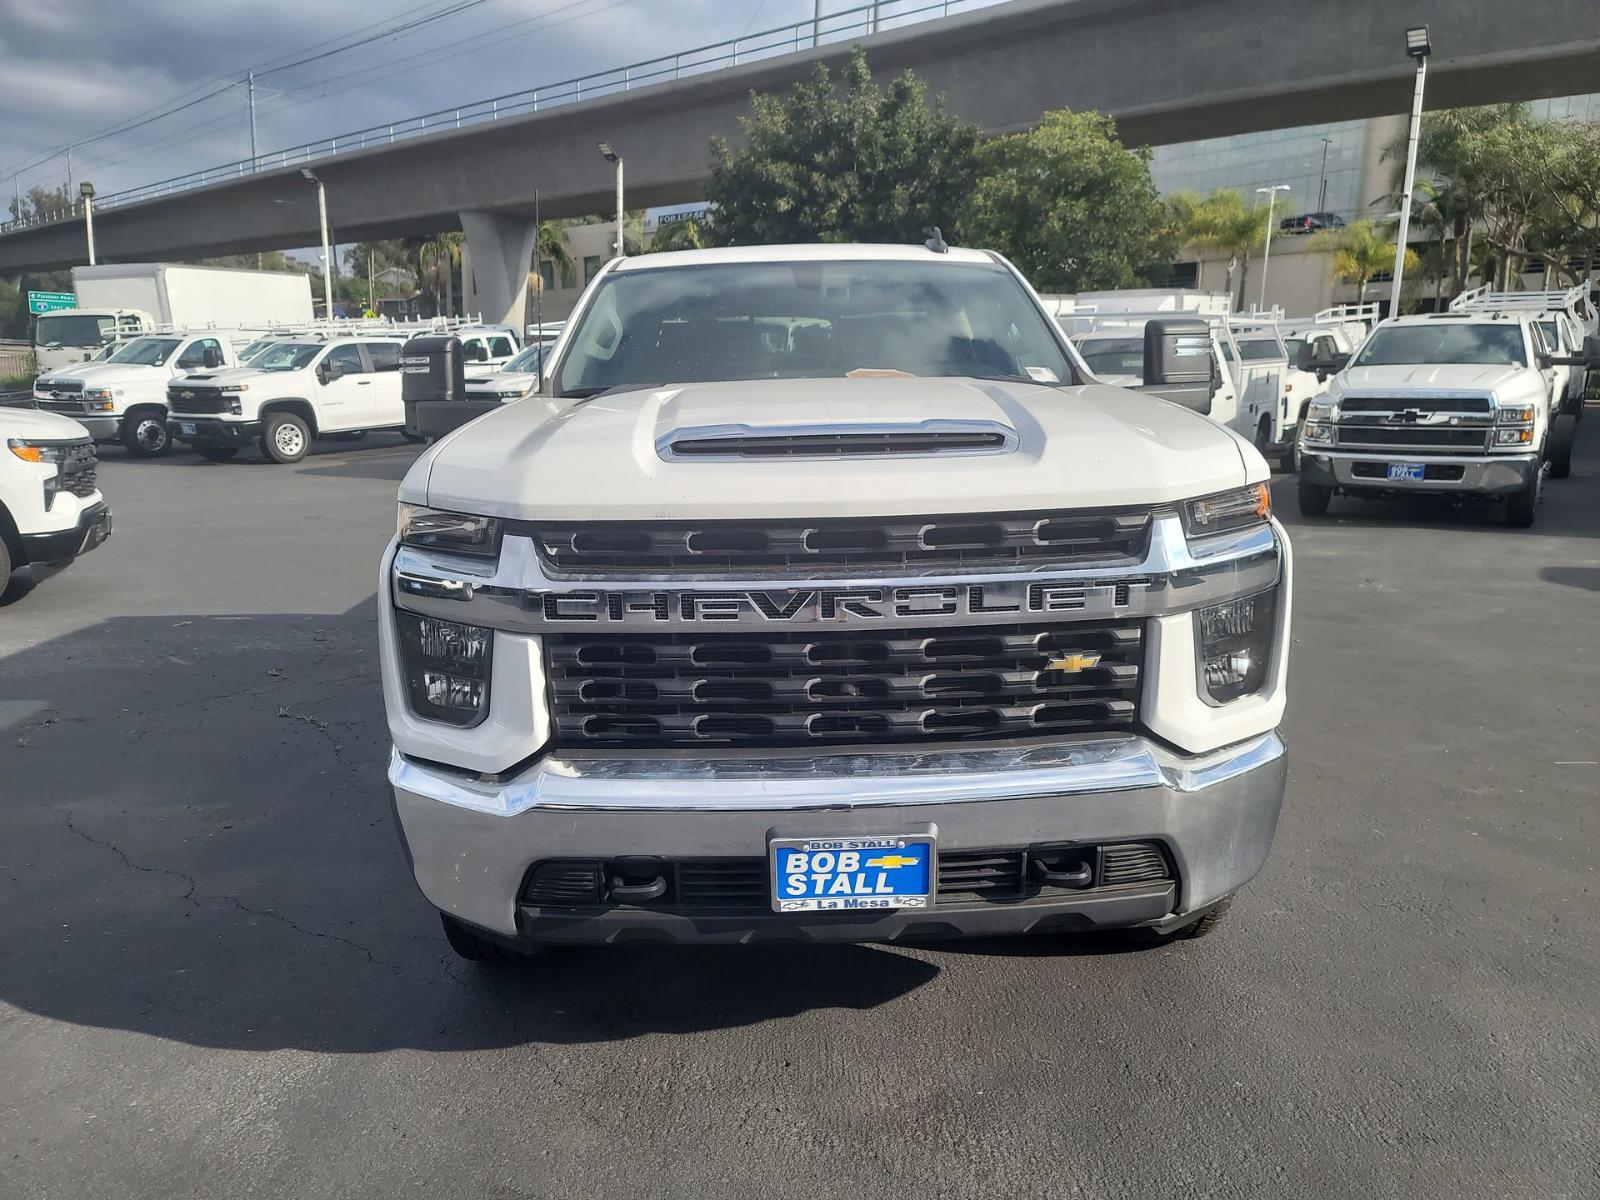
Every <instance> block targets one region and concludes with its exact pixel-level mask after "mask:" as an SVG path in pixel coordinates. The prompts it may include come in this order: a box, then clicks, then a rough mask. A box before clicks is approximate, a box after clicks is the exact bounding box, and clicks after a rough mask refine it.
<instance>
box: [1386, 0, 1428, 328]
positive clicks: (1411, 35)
mask: <svg viewBox="0 0 1600 1200" xmlns="http://www.w3.org/2000/svg"><path fill="white" fill-rule="evenodd" d="M1432 53H1433V41H1432V39H1431V38H1429V36H1428V27H1427V26H1426V25H1416V26H1413V27H1412V28H1410V29H1407V30H1406V54H1407V55H1409V56H1410V57H1411V58H1413V59H1415V60H1416V63H1417V83H1416V87H1415V88H1414V89H1413V90H1412V93H1411V131H1410V133H1409V134H1408V136H1407V138H1406V182H1405V187H1404V189H1403V190H1402V192H1401V194H1400V228H1399V229H1397V230H1396V231H1395V237H1394V282H1393V283H1392V284H1391V285H1390V286H1389V315H1390V316H1391V317H1395V316H1399V315H1400V288H1401V285H1402V284H1403V283H1404V282H1405V273H1406V239H1407V238H1408V237H1410V235H1411V193H1412V190H1413V189H1414V188H1415V187H1416V184H1417V137H1418V135H1419V134H1420V133H1421V131H1422V93H1423V89H1424V87H1425V86H1426V85H1427V81H1428V55H1430V54H1432Z"/></svg>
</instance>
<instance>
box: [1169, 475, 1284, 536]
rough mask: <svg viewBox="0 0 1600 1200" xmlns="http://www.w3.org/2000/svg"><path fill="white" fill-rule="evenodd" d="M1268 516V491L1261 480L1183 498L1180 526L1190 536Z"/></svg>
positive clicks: (1223, 530) (1260, 520) (1256, 522)
mask: <svg viewBox="0 0 1600 1200" xmlns="http://www.w3.org/2000/svg"><path fill="white" fill-rule="evenodd" d="M1271 515H1272V490H1271V489H1270V488H1268V487H1267V485H1266V484H1264V483H1252V484H1251V485H1250V486H1249V487H1242V488H1237V489H1235V490H1234V491H1231V492H1218V493H1217V494H1216V495H1215V496H1202V497H1201V498H1200V499H1199V500H1189V501H1185V503H1184V505H1183V528H1184V530H1185V532H1187V533H1188V534H1189V536H1190V537H1201V536H1204V535H1206V534H1212V533H1227V532H1229V531H1230V530H1234V529H1248V528H1249V527H1250V526H1252V525H1260V524H1263V523H1264V522H1265V521H1266V519H1267V518H1268V517H1270V516H1271Z"/></svg>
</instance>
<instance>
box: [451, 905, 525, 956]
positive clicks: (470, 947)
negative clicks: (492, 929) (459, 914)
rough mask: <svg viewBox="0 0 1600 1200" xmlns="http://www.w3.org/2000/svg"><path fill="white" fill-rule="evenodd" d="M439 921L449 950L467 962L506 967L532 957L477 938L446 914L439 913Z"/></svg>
mask: <svg viewBox="0 0 1600 1200" xmlns="http://www.w3.org/2000/svg"><path fill="white" fill-rule="evenodd" d="M439 921H440V923H441V924H442V925H443V926H444V937H445V941H447V942H449V943H450V949H452V950H454V951H455V952H456V953H457V954H459V955H460V956H461V957H462V958H464V959H466V960H467V961H468V962H477V963H491V964H493V965H496V966H502V967H508V966H515V965H516V964H518V963H525V962H527V961H528V960H529V959H530V958H532V957H533V956H532V955H531V954H523V953H522V952H521V951H518V950H513V949H511V948H510V947H509V946H503V945H501V944H500V943H499V942H494V941H490V940H489V939H488V938H484V937H479V936H478V935H477V934H476V933H474V932H472V930H471V928H469V927H468V926H466V925H463V924H462V923H461V922H460V921H458V920H456V919H455V918H454V917H452V916H450V915H449V914H447V913H440V914H439Z"/></svg>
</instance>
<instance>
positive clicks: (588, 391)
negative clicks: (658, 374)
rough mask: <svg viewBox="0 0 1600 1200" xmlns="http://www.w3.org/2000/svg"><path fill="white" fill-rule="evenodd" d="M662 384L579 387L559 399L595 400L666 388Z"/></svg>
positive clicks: (614, 384) (618, 384)
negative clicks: (611, 394) (606, 396)
mask: <svg viewBox="0 0 1600 1200" xmlns="http://www.w3.org/2000/svg"><path fill="white" fill-rule="evenodd" d="M664 386H665V385H664V384H660V383H613V384H612V385H611V386H610V387H579V388H568V389H567V390H566V391H565V392H562V393H561V395H560V396H558V397H557V399H558V400H593V399H594V398H595V397H596V396H604V395H607V394H609V393H611V392H641V391H644V390H645V389H647V388H658V387H664Z"/></svg>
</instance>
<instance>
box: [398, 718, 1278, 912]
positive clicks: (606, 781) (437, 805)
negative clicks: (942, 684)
mask: <svg viewBox="0 0 1600 1200" xmlns="http://www.w3.org/2000/svg"><path fill="white" fill-rule="evenodd" d="M1287 761H1288V760H1287V755H1286V751H1285V748H1284V744H1283V741H1282V739H1281V738H1280V737H1279V736H1278V734H1277V733H1275V732H1274V733H1268V734H1265V735H1262V736H1260V737H1255V738H1251V739H1249V740H1248V741H1245V742H1242V743H1239V744H1237V745H1234V746H1230V747H1228V748H1226V749H1224V750H1220V751H1216V752H1213V753H1211V754H1206V755H1194V756H1190V755H1182V754H1178V753H1175V752H1174V751H1171V750H1169V749H1167V748H1166V747H1164V746H1162V745H1160V744H1158V743H1156V742H1153V741H1150V740H1147V739H1144V738H1137V737H1130V738H1118V739H1107V740H1103V741H1092V742H1079V743H1062V744H1053V745H1043V746H1039V745H1036V746H1029V747H999V748H985V749H975V750H960V749H956V750H946V751H937V752H920V753H916V752H913V753H883V754H873V755H859V756H852V755H848V754H836V755H827V756H817V755H795V756H768V757H762V758H753V757H735V756H724V757H717V758H705V757H696V758H688V757H683V758H678V757H665V758H638V757H624V756H621V755H617V756H588V755H586V756H582V757H580V756H577V755H573V756H569V757H561V756H552V757H547V758H544V759H541V760H540V761H539V762H538V763H536V764H535V765H533V766H531V767H529V768H528V769H527V770H526V771H524V772H522V773H520V774H518V775H516V776H514V777H511V778H507V779H504V780H502V781H500V782H493V783H489V782H482V781H480V780H478V779H474V778H471V777H468V776H465V775H463V774H460V773H456V772H450V771H444V770H440V769H438V768H436V767H431V766H427V765H425V764H422V763H418V762H415V761H413V760H410V759H407V758H405V757H404V756H402V755H400V754H399V753H398V752H396V753H394V754H393V755H392V757H391V759H390V764H389V782H390V784H391V786H392V789H393V795H394V806H395V815H396V818H397V820H398V822H399V827H400V833H401V837H402V839H403V841H404V843H405V845H406V850H407V855H408V858H409V861H410V863H411V866H412V869H413V871H414V873H415V875H416V880H417V883H418V885H419V886H420V887H421V889H422V892H423V894H424V895H425V896H426V897H427V898H428V900H429V901H430V902H432V903H433V904H434V906H435V907H437V908H439V909H441V910H442V911H444V912H447V913H449V914H451V915H453V916H455V917H458V918H460V919H461V920H463V921H466V922H468V923H469V924H472V925H475V926H478V927H479V928H481V929H484V930H486V931H488V932H490V933H493V934H497V935H499V936H501V937H503V938H507V939H515V940H521V941H565V942H604V941H614V940H626V939H628V938H630V937H640V938H649V939H651V940H670V941H749V940H758V939H762V938H767V937H773V938H794V937H800V938H816V939H832V940H844V941H889V940H895V939H897V938H902V937H903V938H907V939H914V938H918V937H923V936H950V935H951V934H985V935H992V934H1005V933H1018V932H1027V931H1028V930H1031V929H1041V930H1042V929H1047V928H1085V927H1094V926H1114V925H1127V924H1160V923H1162V922H1163V921H1169V922H1170V921H1171V920H1172V919H1174V918H1177V917H1181V916H1183V915H1184V914H1187V913H1192V912H1197V911H1200V910H1203V909H1205V908H1207V907H1209V906H1210V905H1212V904H1214V903H1215V902H1216V901H1218V900H1220V899H1222V898H1223V897H1225V896H1227V895H1229V894H1230V893H1232V892H1234V891H1236V890H1237V889H1238V888H1240V887H1242V886H1243V885H1244V884H1246V883H1248V882H1249V881H1250V879H1251V878H1253V877H1254V876H1255V874H1256V873H1257V872H1258V871H1259V870H1260V869H1261V866H1262V864H1263V862H1264V861H1265V860H1266V856H1267V851H1268V849H1269V847H1270V846H1271V843H1272V836H1273V831H1274V829H1275V828H1276V826H1277V821H1278V810H1279V807H1280V806H1281V804H1282V801H1283V792H1284V781H1285V775H1286V772H1287ZM929 825H931V826H933V827H934V828H935V830H936V832H937V836H938V840H939V845H940V847H941V848H942V849H948V850H962V849H986V848H992V847H1025V846H1030V845H1036V844H1039V843H1049V842H1062V841H1077V842H1109V841H1121V840H1150V841H1159V842H1161V843H1163V844H1164V845H1165V846H1166V848H1167V850H1168V851H1169V852H1170V854H1171V856H1172V859H1173V862H1174V864H1175V866H1176V868H1177V876H1178V881H1177V889H1176V899H1175V900H1171V899H1163V900H1162V901H1161V903H1160V906H1159V907H1158V908H1155V909H1152V908H1150V907H1148V905H1146V907H1144V908H1139V907H1137V906H1131V907H1130V906H1128V905H1122V906H1106V905H1104V904H1100V905H1099V907H1098V908H1097V907H1096V904H1095V903H1093V902H1091V901H1090V899H1089V898H1088V897H1076V896H1074V895H1073V894H1072V893H1063V894H1062V895H1061V897H1060V898H1059V899H1058V900H1048V901H1045V902H1029V903H1025V904H1009V905H1008V904H998V903H990V904H984V903H969V904H964V905H954V906H948V905H947V906H939V905H936V906H934V907H933V908H931V909H928V910H925V911H917V912H912V911H902V912H900V913H891V914H885V915H882V916H876V917H874V916H869V915H856V914H848V915H843V916H844V918H845V919H843V920H827V921H820V922H818V921H813V922H800V921H796V920H795V919H794V918H793V917H791V916H779V915H778V914H772V915H771V916H770V917H765V916H764V917H762V918H761V919H759V920H755V921H752V920H739V919H737V918H718V919H716V920H707V919H705V918H701V917H696V916H690V915H681V916H675V915H674V914H670V913H660V912H654V911H650V910H647V909H643V908H638V907H626V906H620V907H614V908H608V909H605V910H603V911H598V912H597V911H591V910H584V912H583V913H582V914H567V915H563V914H562V913H560V912H559V911H556V910H552V909H549V908H545V909H530V908H527V907H525V906H519V903H518V896H519V892H520V890H521V888H522V884H523V879H524V876H525V875H526V874H527V871H528V868H529V866H530V865H531V864H532V863H533V862H535V861H537V860H540V859H550V858H602V859H608V858H615V857H622V856H627V855H648V856H662V857H717V856H737V857H749V856H762V855H764V854H765V853H766V843H767V838H768V836H769V834H771V833H772V831H774V830H781V831H782V835H783V836H804V835H815V836H819V837H822V836H833V835H842V834H860V835H871V834H885V833H894V832H896V831H901V830H919V829H923V828H926V827H927V826H929ZM823 915H825V916H827V917H830V918H832V917H834V916H840V915H841V914H823Z"/></svg>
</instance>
